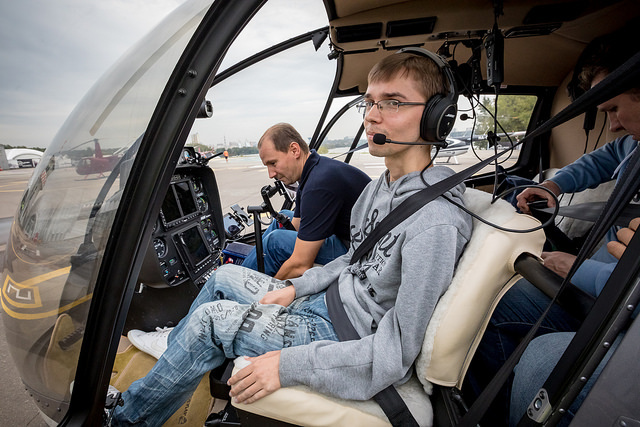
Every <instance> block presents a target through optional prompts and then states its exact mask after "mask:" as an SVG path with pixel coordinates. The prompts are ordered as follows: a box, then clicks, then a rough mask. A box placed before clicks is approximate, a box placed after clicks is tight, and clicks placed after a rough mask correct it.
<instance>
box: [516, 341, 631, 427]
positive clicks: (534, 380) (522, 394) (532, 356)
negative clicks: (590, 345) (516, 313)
mask: <svg viewBox="0 0 640 427" xmlns="http://www.w3.org/2000/svg"><path fill="white" fill-rule="evenodd" d="M574 335H575V334H574V333H572V332H560V333H554V334H547V335H543V336H541V337H538V338H536V339H534V340H532V341H531V342H530V343H529V345H528V346H527V349H526V350H525V352H524V354H523V355H522V357H521V358H520V362H519V363H518V365H516V367H515V369H514V373H515V377H514V379H513V390H512V392H511V411H510V414H509V425H510V426H516V425H518V422H519V421H520V418H521V417H522V415H523V414H524V413H525V411H526V410H527V407H528V406H529V403H531V401H532V400H533V398H534V396H535V395H536V394H537V393H538V390H540V388H541V387H542V386H543V385H544V382H545V381H546V379H547V377H548V376H549V374H550V373H551V371H553V368H554V367H555V365H556V364H557V363H558V361H559V360H560V357H561V356H562V354H563V353H564V351H565V350H566V349H567V346H568V345H569V343H570V342H571V340H572V339H573V336H574ZM621 340H622V335H620V336H618V338H617V339H616V340H615V341H614V342H613V344H612V345H611V348H610V349H609V350H608V351H607V353H606V354H605V356H604V358H603V359H602V361H601V362H600V364H599V365H598V367H597V368H596V370H595V371H594V372H593V374H592V375H591V377H590V378H589V380H588V381H587V382H586V384H585V385H584V387H583V388H582V390H581V391H580V394H578V396H577V397H576V399H575V400H574V401H573V403H572V404H571V406H570V407H569V409H568V410H567V413H566V415H565V416H564V417H563V418H562V419H561V420H560V422H559V423H558V426H567V425H569V423H570V422H571V419H572V418H573V417H574V415H575V414H576V412H577V411H578V409H579V408H580V405H581V404H582V402H583V401H584V399H585V398H586V397H587V394H588V393H589V391H590V390H591V388H592V387H593V384H594V383H595V382H596V380H597V379H598V377H599V376H600V373H601V372H602V370H603V369H604V366H605V365H606V364H607V362H608V361H609V359H610V358H611V355H612V354H613V353H614V352H615V351H616V348H618V345H619V344H620V341H621Z"/></svg>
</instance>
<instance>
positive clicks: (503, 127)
mask: <svg viewBox="0 0 640 427" xmlns="http://www.w3.org/2000/svg"><path fill="white" fill-rule="evenodd" d="M496 99H497V103H498V109H497V112H496ZM536 101H537V97H536V96H533V95H500V96H498V97H497V98H496V96H495V95H481V96H480V99H479V101H474V105H475V112H474V113H472V114H469V115H470V116H473V117H474V120H475V122H474V123H473V144H474V146H475V148H477V149H487V148H489V141H488V140H487V135H488V134H489V132H493V133H495V134H496V135H498V137H499V138H500V141H499V143H502V144H503V145H505V144H506V143H507V141H508V137H507V136H506V135H505V134H512V133H514V132H524V131H526V130H527V125H528V124H529V119H530V118H531V114H532V113H533V109H534V107H535V104H536ZM494 117H497V125H496V120H494ZM470 134H471V132H470V131H468V132H465V137H462V138H460V139H463V140H468V141H471V135H470ZM512 139H513V142H514V143H515V142H516V139H518V138H512ZM352 142H353V137H344V138H342V139H330V140H325V141H324V142H323V143H322V146H321V147H320V149H319V150H318V152H319V153H320V154H326V153H328V152H329V150H330V149H332V148H338V147H350V146H351V143H352ZM189 145H191V144H189ZM191 146H193V147H195V148H196V150H198V149H199V151H201V152H210V151H212V150H211V148H210V147H208V146H206V145H204V144H195V145H191ZM223 150H224V149H222V148H221V149H218V150H214V152H215V153H218V152H220V151H223ZM227 151H228V152H229V156H232V157H233V156H245V155H251V154H258V147H256V146H253V147H229V148H227Z"/></svg>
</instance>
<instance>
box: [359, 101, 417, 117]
mask: <svg viewBox="0 0 640 427" xmlns="http://www.w3.org/2000/svg"><path fill="white" fill-rule="evenodd" d="M374 105H376V106H377V107H378V111H380V114H386V113H390V114H395V113H397V112H398V110H399V109H400V106H402V105H427V103H426V102H400V101H398V100H397V99H383V100H382V101H378V102H373V101H361V102H359V103H357V104H356V109H357V110H358V112H359V113H360V114H362V117H364V116H366V115H367V113H368V112H369V111H371V109H372V108H373V106H374Z"/></svg>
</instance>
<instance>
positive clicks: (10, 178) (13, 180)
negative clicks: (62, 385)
mask: <svg viewBox="0 0 640 427" xmlns="http://www.w3.org/2000/svg"><path fill="white" fill-rule="evenodd" d="M32 173H33V169H10V170H3V171H0V271H2V269H3V268H4V255H5V251H6V242H7V239H8V236H9V230H10V229H11V223H12V222H13V216H14V215H15V213H16V209H17V208H18V205H19V204H20V200H21V198H22V194H23V193H24V190H25V188H26V187H27V182H28V181H29V178H30V177H31V174H32ZM0 277H3V276H2V275H0ZM0 378H1V379H0V382H1V383H2V387H0V426H29V427H40V426H46V425H47V424H46V423H45V422H44V420H43V419H42V418H41V417H40V413H39V412H38V409H37V408H36V405H35V403H34V402H33V398H32V397H31V396H30V395H29V393H28V392H27V391H26V389H25V387H24V385H23V384H22V380H21V379H20V376H19V375H18V373H17V371H16V369H15V365H14V363H13V359H12V358H11V355H10V354H9V350H8V348H7V341H6V338H5V333H4V323H3V322H1V321H0Z"/></svg>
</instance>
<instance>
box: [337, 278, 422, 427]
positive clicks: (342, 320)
mask: <svg viewBox="0 0 640 427" xmlns="http://www.w3.org/2000/svg"><path fill="white" fill-rule="evenodd" d="M327 309H328V311H329V317H330V318H331V323H333V326H334V328H335V331H336V334H337V335H338V338H339V339H340V341H351V340H359V339H360V335H359V334H358V332H356V330H355V328H354V327H353V324H351V320H349V317H348V316H347V312H346V311H345V310H344V305H343V304H342V300H341V299H340V291H339V290H338V282H333V283H332V284H331V286H329V289H327ZM373 400H375V401H376V402H377V403H378V405H380V408H382V411H383V412H384V413H385V415H386V416H387V418H389V422H391V425H392V426H394V427H405V426H406V427H417V426H418V425H419V424H418V422H417V421H416V419H415V418H414V417H413V415H412V414H411V411H410V410H409V408H408V407H407V405H406V403H405V402H404V400H402V397H400V394H399V393H398V390H396V388H395V387H394V386H393V385H390V386H389V387H387V388H385V389H383V390H382V391H380V392H378V393H377V394H376V395H375V396H373Z"/></svg>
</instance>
